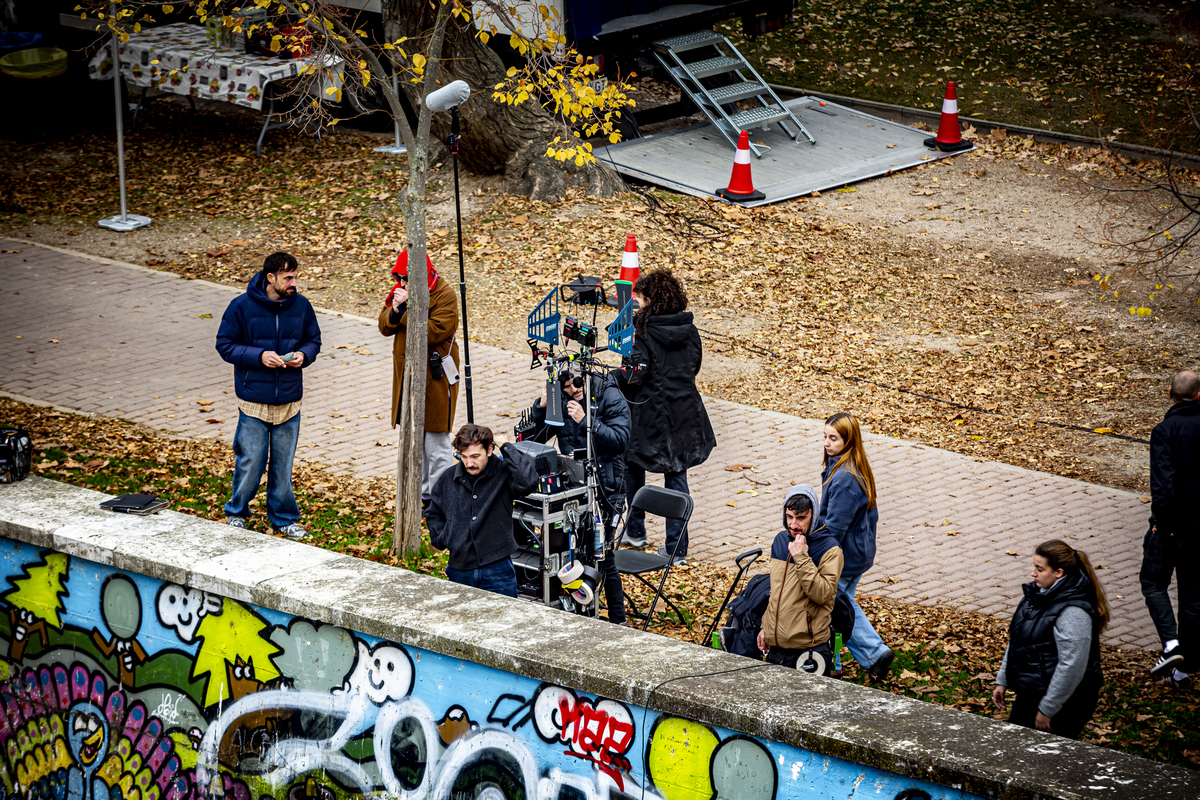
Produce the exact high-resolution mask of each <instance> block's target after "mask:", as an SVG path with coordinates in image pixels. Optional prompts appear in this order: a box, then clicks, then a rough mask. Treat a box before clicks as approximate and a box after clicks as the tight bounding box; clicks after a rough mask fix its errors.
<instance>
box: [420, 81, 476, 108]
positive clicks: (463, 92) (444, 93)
mask: <svg viewBox="0 0 1200 800" xmlns="http://www.w3.org/2000/svg"><path fill="white" fill-rule="evenodd" d="M470 96H471V87H470V86H468V85H467V82H466V81H455V82H454V83H451V84H447V85H446V86H443V87H442V88H441V89H438V90H437V91H436V92H430V93H429V96H428V97H426V98H425V105H427V106H429V110H430V111H449V110H450V109H452V108H454V107H455V106H460V105H462V104H463V103H465V102H467V99H468V98H469V97H470Z"/></svg>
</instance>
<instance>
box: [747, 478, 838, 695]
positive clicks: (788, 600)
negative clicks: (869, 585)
mask: <svg viewBox="0 0 1200 800" xmlns="http://www.w3.org/2000/svg"><path fill="white" fill-rule="evenodd" d="M819 509H820V501H819V500H818V499H817V490H816V489H814V488H813V487H811V486H808V485H800V486H794V487H792V488H791V489H790V490H788V493H787V496H786V498H785V499H784V506H783V524H784V530H782V531H780V532H779V534H778V535H776V537H775V541H774V542H773V543H772V545H771V564H770V569H771V599H770V600H769V601H768V602H767V610H766V612H765V613H764V614H763V619H762V630H761V631H759V634H758V647H759V649H760V650H762V651H763V652H764V653H766V659H767V661H770V662H771V663H773V664H782V665H783V666H785V667H793V668H798V669H803V670H805V671H806V672H815V673H817V674H827V673H828V672H829V671H830V670H831V668H832V664H833V649H832V648H831V647H830V646H829V638H830V628H829V622H830V618H831V617H832V615H833V604H834V600H835V599H836V598H837V582H838V578H839V577H841V574H842V563H843V556H842V549H841V548H840V547H838V544H837V541H836V540H835V539H834V537H833V535H832V534H830V533H829V532H828V531H826V530H825V529H824V528H819V529H817V530H815V531H814V530H810V529H811V528H812V525H813V520H815V519H816V518H817V516H818V513H817V512H818V510H819Z"/></svg>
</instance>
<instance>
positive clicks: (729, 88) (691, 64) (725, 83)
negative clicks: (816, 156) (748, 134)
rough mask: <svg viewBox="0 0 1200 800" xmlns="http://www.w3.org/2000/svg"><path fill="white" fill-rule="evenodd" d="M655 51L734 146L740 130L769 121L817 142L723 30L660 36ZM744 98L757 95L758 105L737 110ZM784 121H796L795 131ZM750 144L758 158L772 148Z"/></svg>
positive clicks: (796, 136)
mask: <svg viewBox="0 0 1200 800" xmlns="http://www.w3.org/2000/svg"><path fill="white" fill-rule="evenodd" d="M706 48H707V52H706V51H705V49H706ZM684 53H686V54H688V55H687V58H686V59H685V58H684V57H682V56H683V54H684ZM654 57H655V58H657V59H658V62H659V63H660V64H662V65H663V67H664V68H665V69H666V70H667V72H668V73H670V75H671V77H672V78H674V79H675V82H676V83H678V84H679V87H680V89H682V90H683V93H684V94H685V95H686V96H687V97H688V98H689V99H690V100H691V101H692V102H693V103H694V104H695V105H696V107H697V108H699V109H700V110H701V111H703V112H704V114H705V116H707V117H708V119H709V121H710V122H712V124H713V127H715V128H716V129H717V130H719V131H720V132H721V134H722V135H723V136H724V137H725V139H726V140H727V141H728V142H729V144H730V145H732V146H733V147H734V148H735V149H736V148H737V140H738V135H739V134H740V133H741V132H742V131H743V130H750V129H751V128H762V129H763V130H767V129H768V128H769V127H770V126H771V124H772V123H778V125H779V127H781V128H782V129H783V130H784V132H785V133H787V135H788V136H789V137H790V138H791V139H792V140H793V141H795V142H797V143H798V142H799V141H800V136H801V135H803V136H804V138H806V139H808V142H809V144H816V143H817V140H816V139H814V138H813V137H812V134H810V133H809V132H808V130H807V129H806V128H805V127H804V125H802V124H801V123H800V120H799V119H797V118H796V115H795V114H793V113H792V112H791V110H790V109H788V107H787V106H785V105H784V104H783V101H782V100H780V99H779V96H778V95H776V94H775V92H774V90H773V89H771V87H770V86H768V85H767V84H766V81H764V80H763V79H762V78H761V77H760V76H759V74H758V72H756V71H755V69H754V67H752V66H750V64H749V63H747V62H746V59H744V58H742V54H741V53H739V52H738V50H737V48H736V47H734V46H733V44H732V43H731V42H730V41H729V40H728V39H726V38H725V37H724V36H722V35H721V34H719V33H715V32H713V31H697V32H695V33H686V34H683V35H682V36H672V37H671V38H669V39H660V40H659V41H656V42H655V43H654ZM726 76H728V77H726ZM714 84H718V85H714ZM748 100H757V101H758V103H759V105H758V107H756V108H750V109H748V110H745V111H742V110H740V109H739V108H738V105H737V104H738V103H739V102H740V101H748ZM788 123H791V124H792V125H795V126H796V130H795V131H794V132H793V131H792V129H791V128H790V127H789V125H788ZM750 149H751V150H752V151H753V152H754V155H755V156H756V157H758V158H762V157H763V154H764V153H766V152H767V151H768V150H770V149H771V148H770V147H768V146H766V145H761V144H754V143H753V142H751V143H750Z"/></svg>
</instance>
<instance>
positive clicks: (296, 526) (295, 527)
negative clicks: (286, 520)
mask: <svg viewBox="0 0 1200 800" xmlns="http://www.w3.org/2000/svg"><path fill="white" fill-rule="evenodd" d="M275 532H276V533H280V534H283V535H284V536H286V537H287V538H289V539H294V540H296V541H299V540H300V539H303V538H304V537H305V536H308V531H306V530H304V528H302V527H300V523H298V522H293V523H292V524H291V525H284V526H283V527H282V528H276V529H275Z"/></svg>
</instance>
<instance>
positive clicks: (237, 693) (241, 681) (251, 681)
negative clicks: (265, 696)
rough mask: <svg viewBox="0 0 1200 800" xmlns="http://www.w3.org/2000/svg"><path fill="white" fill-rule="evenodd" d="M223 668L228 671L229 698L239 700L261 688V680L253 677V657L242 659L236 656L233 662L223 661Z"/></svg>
mask: <svg viewBox="0 0 1200 800" xmlns="http://www.w3.org/2000/svg"><path fill="white" fill-rule="evenodd" d="M225 670H226V672H227V673H228V675H227V677H228V678H229V698H230V699H231V700H241V699H242V698H243V697H245V696H246V695H248V694H252V693H254V692H257V691H259V690H260V689H262V688H263V683H262V681H260V680H258V679H257V678H255V677H254V659H253V658H251V659H250V660H249V661H243V660H242V657H241V656H237V657H236V658H235V660H234V663H232V664H230V663H229V662H228V661H226V662H225Z"/></svg>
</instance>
